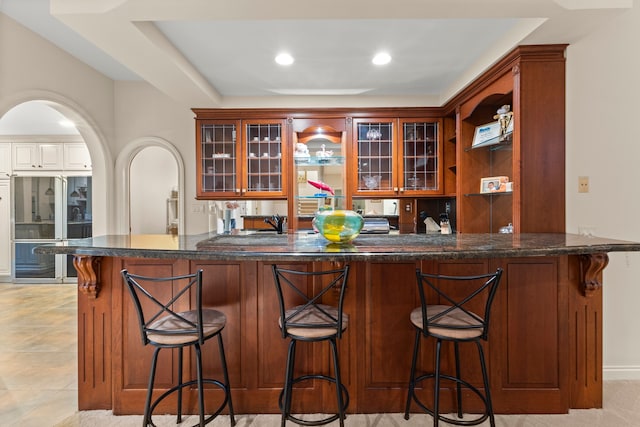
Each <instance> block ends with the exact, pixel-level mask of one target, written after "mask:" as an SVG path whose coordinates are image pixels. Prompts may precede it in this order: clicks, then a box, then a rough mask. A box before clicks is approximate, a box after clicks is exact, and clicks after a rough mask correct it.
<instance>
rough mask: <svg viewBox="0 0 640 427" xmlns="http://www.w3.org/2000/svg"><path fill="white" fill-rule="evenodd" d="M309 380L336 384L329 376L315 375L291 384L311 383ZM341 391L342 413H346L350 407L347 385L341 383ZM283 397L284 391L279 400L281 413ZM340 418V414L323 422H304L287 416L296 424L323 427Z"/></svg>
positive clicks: (297, 379) (303, 376)
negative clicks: (322, 426)
mask: <svg viewBox="0 0 640 427" xmlns="http://www.w3.org/2000/svg"><path fill="white" fill-rule="evenodd" d="M309 380H323V381H329V382H332V383H334V384H335V383H336V379H335V378H334V377H330V376H328V375H320V374H315V375H301V376H299V377H296V378H293V379H292V380H291V384H292V385H293V384H296V383H299V382H303V381H309ZM340 390H342V402H343V405H342V413H345V411H346V410H347V407H348V406H349V392H348V391H347V388H346V387H345V385H344V384H342V383H340ZM283 396H284V389H283V390H282V391H281V392H280V397H279V398H278V405H279V407H280V411H282V398H283ZM345 417H346V416H345ZM339 418H340V414H333V415H331V416H329V417H327V418H323V419H321V420H303V419H301V418H298V417H295V416H293V415H291V414H287V415H286V419H287V420H289V421H293V422H294V423H296V424H299V425H303V426H321V425H325V424H329V423H330V422H333V421H335V420H337V419H339Z"/></svg>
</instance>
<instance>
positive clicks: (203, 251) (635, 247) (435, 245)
mask: <svg viewBox="0 0 640 427" xmlns="http://www.w3.org/2000/svg"><path fill="white" fill-rule="evenodd" d="M629 251H640V243H637V242H629V241H622V240H614V239H606V238H600V237H586V236H580V235H576V234H561V233H558V234H553V233H535V234H451V235H439V234H398V235H394V234H390V235H360V236H358V237H357V238H356V239H355V240H354V241H353V242H352V243H351V244H347V245H338V244H333V243H330V242H328V241H327V240H325V239H324V238H323V237H322V236H320V235H317V234H307V233H296V234H281V235H277V234H269V233H254V234H237V235H224V234H212V233H211V234H209V233H205V234H197V235H183V236H172V235H164V234H163V235H107V236H97V237H93V238H88V239H77V240H69V241H68V242H67V243H58V244H51V245H43V246H38V247H37V248H36V249H35V252H36V253H40V254H78V255H90V256H113V257H137V258H169V259H178V258H185V259H198V260H247V261H249V260H260V261H282V260H289V261H291V260H300V261H334V260H343V261H389V262H394V261H412V260H420V259H462V258H497V257H520V256H555V255H578V254H591V253H607V252H629Z"/></svg>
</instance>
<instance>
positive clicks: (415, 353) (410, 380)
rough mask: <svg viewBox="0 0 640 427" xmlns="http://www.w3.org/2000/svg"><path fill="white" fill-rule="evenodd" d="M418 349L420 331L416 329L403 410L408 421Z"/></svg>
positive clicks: (414, 385) (414, 384)
mask: <svg viewBox="0 0 640 427" xmlns="http://www.w3.org/2000/svg"><path fill="white" fill-rule="evenodd" d="M419 349H420V330H419V329H417V328H416V338H415V342H414V344H413V357H412V358H411V374H410V375H409V390H408V391H407V405H406V406H405V408H404V419H405V420H408V419H409V410H410V409H411V400H412V399H413V393H414V390H415V387H416V383H415V380H414V378H415V375H416V362H417V360H418V352H419Z"/></svg>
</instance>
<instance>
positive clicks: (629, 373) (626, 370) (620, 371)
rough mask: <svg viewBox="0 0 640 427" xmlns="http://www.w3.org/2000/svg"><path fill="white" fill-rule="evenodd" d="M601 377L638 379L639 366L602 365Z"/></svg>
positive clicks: (639, 374)
mask: <svg viewBox="0 0 640 427" xmlns="http://www.w3.org/2000/svg"><path fill="white" fill-rule="evenodd" d="M602 379H603V380H604V381H607V380H640V366H603V367H602Z"/></svg>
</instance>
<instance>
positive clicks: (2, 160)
mask: <svg viewBox="0 0 640 427" xmlns="http://www.w3.org/2000/svg"><path fill="white" fill-rule="evenodd" d="M9 175H11V144H8V143H0V179H8V178H9Z"/></svg>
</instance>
